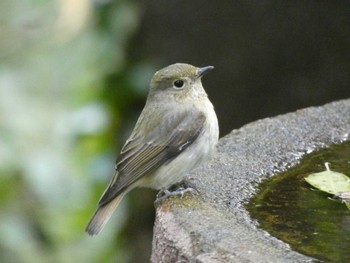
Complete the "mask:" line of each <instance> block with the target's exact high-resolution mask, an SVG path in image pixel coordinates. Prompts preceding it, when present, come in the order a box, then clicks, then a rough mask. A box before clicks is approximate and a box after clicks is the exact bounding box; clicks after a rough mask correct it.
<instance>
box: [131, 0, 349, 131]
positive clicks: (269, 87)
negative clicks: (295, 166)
mask: <svg viewBox="0 0 350 263" xmlns="http://www.w3.org/2000/svg"><path fill="white" fill-rule="evenodd" d="M349 47H350V3H349V2H346V1H341V2H338V1H220V2H216V1H167V2H164V1H160V0H159V1H151V2H149V1H144V2H143V4H142V18H141V22H140V28H139V30H138V32H137V34H136V35H135V37H134V41H133V45H132V48H130V49H129V55H130V57H131V58H133V59H134V60H142V59H147V60H150V61H154V60H157V61H159V63H158V64H159V65H161V66H165V65H167V64H171V63H174V62H187V63H190V64H194V65H198V66H205V65H214V66H215V71H213V72H212V73H211V74H210V75H209V76H207V77H206V78H205V80H204V83H205V87H206V90H207V92H208V94H209V95H210V98H211V100H212V102H213V104H214V105H215V108H216V112H217V114H218V118H219V122H220V128H221V135H225V134H227V133H228V132H229V131H231V130H232V129H233V128H238V127H240V126H242V125H244V124H246V123H248V122H251V121H254V120H257V119H261V118H265V117H269V116H275V115H277V114H281V113H285V112H289V111H294V110H296V109H300V108H304V107H309V106H314V105H322V104H324V103H327V102H330V101H334V100H339V99H342V98H348V97H349V96H350V74H349V73H350V52H349Z"/></svg>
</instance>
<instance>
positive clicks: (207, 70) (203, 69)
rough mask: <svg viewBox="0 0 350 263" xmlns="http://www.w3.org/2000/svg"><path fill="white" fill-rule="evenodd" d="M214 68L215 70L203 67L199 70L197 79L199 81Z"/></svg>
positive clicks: (210, 67) (211, 67)
mask: <svg viewBox="0 0 350 263" xmlns="http://www.w3.org/2000/svg"><path fill="white" fill-rule="evenodd" d="M213 68H214V67H213V66H207V67H203V68H198V71H197V75H196V78H197V79H198V78H200V77H202V76H203V75H204V74H206V73H207V72H209V71H210V70H212V69H213Z"/></svg>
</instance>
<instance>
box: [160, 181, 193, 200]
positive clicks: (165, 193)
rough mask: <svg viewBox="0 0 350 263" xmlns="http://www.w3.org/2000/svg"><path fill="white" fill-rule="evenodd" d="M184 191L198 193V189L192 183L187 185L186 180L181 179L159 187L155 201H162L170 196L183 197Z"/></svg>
mask: <svg viewBox="0 0 350 263" xmlns="http://www.w3.org/2000/svg"><path fill="white" fill-rule="evenodd" d="M185 193H191V194H194V193H198V191H197V189H195V188H194V187H193V186H192V185H189V183H188V182H185V181H181V182H180V183H176V184H173V185H171V186H169V187H165V188H163V189H161V190H160V191H159V193H158V194H157V199H156V203H158V202H160V201H163V200H165V199H166V198H168V197H170V196H176V195H179V196H180V198H183V196H184V195H185Z"/></svg>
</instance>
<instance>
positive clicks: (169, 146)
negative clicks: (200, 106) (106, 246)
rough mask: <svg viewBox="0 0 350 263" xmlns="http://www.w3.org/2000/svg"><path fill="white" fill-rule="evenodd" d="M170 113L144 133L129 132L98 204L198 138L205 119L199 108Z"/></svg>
mask: <svg viewBox="0 0 350 263" xmlns="http://www.w3.org/2000/svg"><path fill="white" fill-rule="evenodd" d="M170 116H171V117H168V116H167V114H165V116H164V118H162V119H161V120H160V122H159V124H158V125H156V126H154V127H153V128H151V129H150V130H148V131H147V135H146V136H145V135H144V134H138V133H133V134H132V135H131V137H130V138H129V140H128V141H127V142H126V143H125V145H124V147H123V149H122V151H121V153H120V156H119V158H118V160H117V166H116V175H115V176H114V177H113V178H112V180H111V182H110V184H109V186H108V187H107V189H106V190H105V192H104V194H103V195H102V197H101V199H100V201H99V205H104V204H106V203H108V202H109V201H110V200H112V199H113V198H114V197H116V196H117V195H118V194H120V193H121V192H122V191H123V190H125V189H126V188H128V187H129V186H130V185H131V184H133V183H134V182H136V181H137V180H139V179H140V178H142V177H144V176H145V175H149V174H151V173H152V172H154V171H155V170H156V169H158V168H159V167H160V166H162V165H163V164H165V163H168V162H170V161H171V160H173V159H174V158H175V157H177V156H178V155H179V154H180V153H181V152H182V151H184V150H185V149H186V148H187V147H189V146H190V145H191V144H192V143H193V142H194V141H195V140H196V139H197V137H198V136H199V134H200V133H201V131H202V129H203V126H204V122H205V115H204V114H203V113H202V112H199V111H197V112H193V111H191V112H188V111H185V112H183V113H181V114H178V115H176V116H174V114H170Z"/></svg>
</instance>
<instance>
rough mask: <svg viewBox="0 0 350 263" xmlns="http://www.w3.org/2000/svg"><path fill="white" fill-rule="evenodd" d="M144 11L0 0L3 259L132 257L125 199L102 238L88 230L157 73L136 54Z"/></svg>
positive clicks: (68, 0) (112, 4)
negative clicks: (132, 48)
mask: <svg viewBox="0 0 350 263" xmlns="http://www.w3.org/2000/svg"><path fill="white" fill-rule="evenodd" d="M138 12H139V9H138V7H137V5H136V4H135V3H132V1H109V0H95V1H94V2H90V1H86V0H57V1H54V0H50V1H40V0H23V1H19V0H5V1H1V2H0V17H1V24H0V31H1V40H0V205H1V210H0V211H1V212H0V259H1V260H0V261H1V262H29V263H30V262H132V261H131V260H132V258H133V256H132V255H131V252H130V251H128V250H127V249H124V248H123V246H120V245H119V244H120V242H121V241H120V240H118V236H117V235H116V234H117V232H118V229H120V228H121V226H122V225H123V224H124V223H125V220H126V218H127V215H128V211H127V209H126V207H125V205H124V204H122V205H121V207H119V208H118V211H119V212H118V213H116V215H115V216H114V217H113V219H112V220H111V221H112V222H111V223H110V224H109V225H108V226H107V227H106V229H105V231H103V232H102V234H100V235H99V236H97V237H94V238H91V237H88V236H87V235H86V234H85V233H84V228H85V225H86V224H87V221H88V220H89V218H90V216H91V215H92V213H93V211H94V209H95V207H96V203H97V201H98V198H99V196H100V194H101V193H102V191H103V188H104V187H105V186H106V184H107V182H108V181H109V178H110V177H111V175H112V174H113V170H114V160H115V158H116V153H117V149H118V148H120V143H122V142H123V140H124V139H125V137H126V134H127V131H128V129H130V128H132V127H131V125H129V123H132V121H134V119H135V116H134V115H136V113H134V112H132V111H131V112H130V110H129V109H130V108H132V107H133V105H139V102H140V101H144V98H145V96H146V93H147V90H148V87H147V85H145V84H146V83H147V82H148V80H149V77H150V74H151V72H153V68H152V66H150V65H148V64H147V63H142V62H130V61H128V57H127V53H126V51H127V48H128V43H129V41H130V39H131V38H132V36H133V34H134V32H135V30H136V29H137V26H138V22H139V21H138V17H139V15H138ZM134 107H135V108H136V109H138V108H139V106H134ZM135 112H136V110H135ZM127 118H131V120H130V121H128V119H127ZM125 127H126V128H125Z"/></svg>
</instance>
